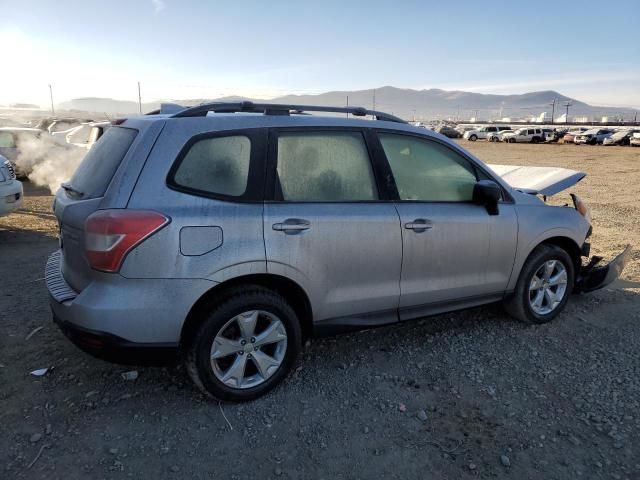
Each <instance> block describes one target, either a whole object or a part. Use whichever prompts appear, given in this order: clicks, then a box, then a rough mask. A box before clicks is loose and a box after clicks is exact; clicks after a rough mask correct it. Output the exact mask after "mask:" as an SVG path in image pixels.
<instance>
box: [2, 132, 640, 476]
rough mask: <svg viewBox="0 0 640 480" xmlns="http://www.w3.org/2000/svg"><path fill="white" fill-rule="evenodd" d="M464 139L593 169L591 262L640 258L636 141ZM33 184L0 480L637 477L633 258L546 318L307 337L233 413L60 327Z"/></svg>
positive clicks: (462, 317) (484, 154)
mask: <svg viewBox="0 0 640 480" xmlns="http://www.w3.org/2000/svg"><path fill="white" fill-rule="evenodd" d="M464 146H465V147H467V148H469V149H470V150H471V151H472V152H473V153H475V154H476V155H477V156H479V157H480V158H481V159H483V160H484V161H486V162H488V163H505V164H523V165H554V166H563V167H568V168H574V169H580V170H584V171H586V172H587V173H588V176H587V177H586V178H585V179H584V180H583V181H582V182H581V183H580V184H579V185H577V186H576V187H575V188H574V189H573V191H575V192H576V193H578V194H579V195H581V196H583V198H584V199H585V200H586V201H587V203H588V204H589V205H590V206H591V207H592V208H593V215H594V234H593V237H592V244H593V250H592V251H593V253H595V254H602V255H604V256H607V257H611V256H612V255H614V254H615V253H617V252H619V251H620V250H622V249H623V247H624V246H625V245H626V244H628V243H631V244H633V245H634V246H635V247H640V206H639V205H638V202H639V201H640V148H638V149H633V148H630V147H587V146H585V147H578V146H572V145H511V144H492V143H482V142H476V143H471V142H464ZM26 192H27V197H26V201H25V204H24V208H23V209H22V210H21V211H20V212H19V213H16V214H13V215H11V216H8V217H3V218H0V278H1V282H2V283H1V286H2V288H1V290H0V478H50V479H55V478H60V479H76V478H78V479H80V478H83V479H84V478H125V477H127V478H154V477H155V478H216V479H217V478H224V479H250V478H261V479H265V478H299V479H303V478H304V479H307V478H309V479H312V478H313V479H315V478H325V479H333V478H342V479H357V478H362V479H366V478H398V479H407V478H422V479H426V478H434V479H460V478H517V479H529V478H530V479H542V478H544V479H568V478H598V479H599V478H606V479H609V478H613V479H637V478H640V413H639V412H640V354H639V353H638V352H640V328H639V323H638V322H639V321H640V296H639V295H640V253H639V252H640V249H636V250H635V252H634V253H633V260H632V262H631V263H630V264H629V265H628V266H627V269H626V270H625V272H624V274H623V276H622V279H621V280H619V281H617V282H616V283H614V284H613V285H611V286H610V288H607V289H604V290H601V291H598V292H595V293H592V294H589V295H580V296H574V297H573V298H572V299H571V301H570V302H569V304H568V306H567V308H566V310H565V312H564V313H563V314H562V315H561V316H560V317H559V318H558V319H556V320H555V321H554V322H552V323H551V324H548V325H543V326H526V325H522V324H520V323H517V322H515V321H513V320H511V319H510V318H509V317H507V316H506V315H505V314H504V313H503V312H502V310H501V309H500V307H499V306H490V307H484V308H476V309H472V310H468V311H464V312H459V313H455V314H447V315H440V316H437V317H433V318H428V319H423V320H419V321H415V322H410V323H406V324H402V325H396V326H390V327H385V328H380V329H376V330H370V331H365V332H360V333H354V334H349V335H343V336H338V337H333V338H324V339H319V340H314V341H313V342H312V343H311V344H310V345H308V346H307V347H305V351H304V355H303V360H302V362H301V363H300V366H299V367H298V369H297V370H296V371H295V373H294V374H293V375H291V377H290V378H289V379H288V380H286V381H285V382H284V384H283V385H281V386H280V387H279V388H277V389H276V390H275V391H274V392H272V393H271V394H269V395H267V396H266V397H264V398H262V399H260V400H257V401H255V402H252V403H248V404H244V405H237V404H222V405H221V404H218V403H216V402H212V401H210V400H206V399H205V398H204V397H203V396H201V395H200V394H199V393H198V392H197V391H196V389H195V388H194V387H193V386H192V385H191V384H190V383H189V381H188V380H187V379H186V376H185V374H184V371H183V370H182V368H181V367H176V368H164V369H160V368H135V370H137V371H138V373H139V377H138V378H137V379H136V380H124V379H123V378H122V377H121V374H122V373H123V372H126V371H128V370H131V368H129V367H122V366H118V365H112V364H109V363H105V362H102V361H100V360H96V359H93V358H91V357H89V356H88V355H86V354H84V353H82V352H81V351H79V350H77V349H76V348H75V347H74V346H73V345H72V344H70V343H69V342H68V341H67V340H66V339H65V338H64V337H63V336H62V334H61V333H60V332H59V331H58V329H57V328H56V327H55V326H54V325H53V324H52V322H51V316H50V312H49V307H48V297H47V293H46V290H45V286H44V283H43V281H42V277H43V268H44V263H45V260H46V257H47V255H48V254H50V253H51V252H52V251H54V250H55V249H56V248H57V240H56V224H55V219H54V217H53V215H52V214H51V211H50V209H51V201H52V197H51V196H49V195H47V193H46V192H45V191H43V190H42V189H37V188H34V187H33V186H31V185H28V184H27V185H26ZM562 200H566V201H569V199H568V197H566V198H565V197H562V198H559V199H558V200H557V201H562ZM554 201H556V200H554ZM132 321H135V319H132ZM38 328H40V330H37V331H36V330H35V329H38ZM34 331H35V333H33V332H34ZM30 334H31V335H30ZM47 367H48V368H50V371H49V372H48V373H47V374H46V375H45V376H43V377H35V376H31V375H29V372H31V371H32V370H35V369H38V368H47Z"/></svg>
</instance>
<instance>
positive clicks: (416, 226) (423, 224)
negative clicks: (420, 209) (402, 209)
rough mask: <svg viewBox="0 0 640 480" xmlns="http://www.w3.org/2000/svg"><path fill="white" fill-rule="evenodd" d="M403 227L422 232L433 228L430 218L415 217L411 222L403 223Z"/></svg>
mask: <svg viewBox="0 0 640 480" xmlns="http://www.w3.org/2000/svg"><path fill="white" fill-rule="evenodd" d="M404 228H406V229H408V230H414V231H419V232H423V231H425V230H429V229H430V228H433V224H432V223H431V220H425V219H424V218H416V219H415V220H414V221H413V222H409V223H405V224H404Z"/></svg>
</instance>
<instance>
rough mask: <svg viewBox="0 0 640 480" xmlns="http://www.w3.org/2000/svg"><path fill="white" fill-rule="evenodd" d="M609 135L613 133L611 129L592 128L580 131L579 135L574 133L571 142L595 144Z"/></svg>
mask: <svg viewBox="0 0 640 480" xmlns="http://www.w3.org/2000/svg"><path fill="white" fill-rule="evenodd" d="M611 135H613V130H608V129H606V128H593V129H591V130H587V131H586V132H584V133H581V134H580V135H576V138H575V139H574V140H573V143H575V144H576V145H580V144H588V145H595V144H597V143H602V142H604V139H605V138H609V137H610V136H611Z"/></svg>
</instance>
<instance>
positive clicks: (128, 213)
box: [85, 209, 169, 273]
mask: <svg viewBox="0 0 640 480" xmlns="http://www.w3.org/2000/svg"><path fill="white" fill-rule="evenodd" d="M167 223H169V218H168V217H166V216H164V215H162V214H161V213H158V212H153V211H149V210H124V209H123V210H99V211H97V212H95V213H93V214H91V215H90V216H89V217H88V218H87V221H86V222H85V232H86V235H85V252H86V255H87V260H88V261H89V265H90V266H91V268H93V269H95V270H100V271H102V272H110V273H114V272H117V271H119V270H120V266H121V265H122V262H123V261H124V258H125V257H126V256H127V254H128V253H129V252H130V251H131V250H133V248H135V247H136V246H137V245H139V244H140V243H142V242H143V241H144V240H145V239H147V238H148V237H150V236H151V235H153V234H154V233H155V232H157V231H158V230H160V229H161V228H162V227H164V226H165V225H166V224H167Z"/></svg>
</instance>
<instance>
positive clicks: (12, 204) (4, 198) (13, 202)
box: [0, 155, 23, 217]
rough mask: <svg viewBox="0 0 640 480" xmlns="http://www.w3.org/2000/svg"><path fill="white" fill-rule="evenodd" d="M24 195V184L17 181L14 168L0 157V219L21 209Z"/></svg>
mask: <svg viewBox="0 0 640 480" xmlns="http://www.w3.org/2000/svg"><path fill="white" fill-rule="evenodd" d="M22 194H23V193H22V183H21V182H19V181H18V180H16V172H15V170H14V169H13V166H12V165H11V163H10V162H9V160H7V159H6V158H4V157H3V156H2V155H0V217H1V216H3V215H9V214H10V213H11V212H13V211H14V210H17V209H18V208H20V206H21V205H22Z"/></svg>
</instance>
